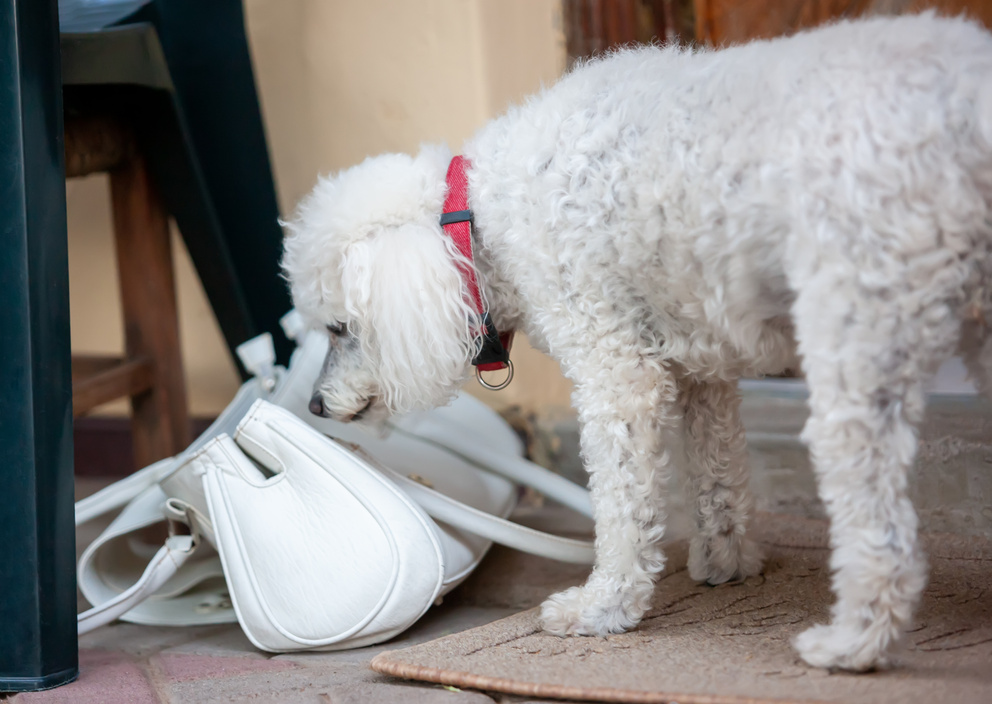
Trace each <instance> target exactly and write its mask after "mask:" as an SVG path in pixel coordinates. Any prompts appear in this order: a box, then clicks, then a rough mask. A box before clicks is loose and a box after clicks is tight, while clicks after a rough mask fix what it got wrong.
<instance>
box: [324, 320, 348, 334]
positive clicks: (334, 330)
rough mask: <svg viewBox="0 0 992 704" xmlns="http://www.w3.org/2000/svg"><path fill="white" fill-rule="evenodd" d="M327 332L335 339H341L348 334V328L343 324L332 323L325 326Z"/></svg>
mask: <svg viewBox="0 0 992 704" xmlns="http://www.w3.org/2000/svg"><path fill="white" fill-rule="evenodd" d="M327 332H329V333H331V334H332V335H334V336H335V337H341V336H342V335H344V334H345V333H347V332H348V326H347V325H345V324H344V323H334V324H333V325H328V326H327Z"/></svg>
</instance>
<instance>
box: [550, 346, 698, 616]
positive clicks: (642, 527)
mask: <svg viewBox="0 0 992 704" xmlns="http://www.w3.org/2000/svg"><path fill="white" fill-rule="evenodd" d="M628 349H629V348H628ZM594 352H595V351H594ZM615 355H616V351H615V349H614V350H610V351H604V352H603V354H601V355H596V354H595V353H593V354H590V355H589V356H590V357H591V359H588V358H587V362H588V363H587V364H585V365H583V368H581V369H577V370H574V371H575V372H576V373H575V374H573V375H572V376H573V378H575V379H578V380H580V381H579V383H578V384H577V387H576V391H575V394H574V396H573V399H574V401H575V404H576V406H577V408H578V411H579V419H580V421H581V423H582V435H581V442H582V455H583V458H584V459H585V462H586V467H587V469H588V471H589V474H590V480H589V486H590V489H591V492H592V501H593V509H594V513H595V519H596V565H595V568H594V569H593V572H592V574H591V575H590V576H589V579H588V580H587V581H586V583H585V584H584V585H582V586H580V587H572V588H571V589H568V590H566V591H564V592H561V593H559V594H555V595H554V596H552V597H551V598H549V599H548V600H547V601H546V602H544V605H543V607H542V609H541V621H542V624H543V626H544V629H545V630H546V631H548V632H550V633H555V634H558V635H605V634H607V633H619V632H622V631H625V630H627V629H629V628H631V627H633V626H635V625H636V624H637V623H638V621H640V619H641V617H642V616H643V615H644V612H645V611H646V610H647V609H648V607H649V605H650V601H651V595H652V592H653V590H654V582H655V578H656V576H657V574H658V573H659V572H660V571H661V570H662V568H663V567H664V565H665V557H664V554H663V552H662V550H661V546H660V541H661V538H662V535H663V534H664V530H665V526H664V519H665V504H664V493H663V492H664V491H665V490H666V488H667V484H668V478H669V476H670V473H671V471H670V470H671V463H672V461H673V458H672V453H670V452H668V451H667V450H665V449H664V447H663V443H662V438H663V436H664V435H665V434H666V432H665V431H671V430H674V429H675V428H677V427H678V426H679V425H680V424H681V413H680V412H679V410H678V390H677V386H676V384H675V381H674V379H673V378H672V377H671V375H670V374H669V372H668V371H667V370H666V369H664V368H663V367H662V366H661V365H660V364H659V363H658V362H657V361H655V360H651V359H649V358H637V359H629V358H625V359H617V358H616V356H615Z"/></svg>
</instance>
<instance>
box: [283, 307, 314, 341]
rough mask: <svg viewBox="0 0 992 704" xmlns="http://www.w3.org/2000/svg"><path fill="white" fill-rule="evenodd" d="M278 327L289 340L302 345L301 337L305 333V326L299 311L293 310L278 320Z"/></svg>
mask: <svg viewBox="0 0 992 704" xmlns="http://www.w3.org/2000/svg"><path fill="white" fill-rule="evenodd" d="M279 326H280V327H281V328H282V331H283V332H284V333H285V334H286V337H288V338H289V339H290V340H292V341H293V342H295V343H296V344H298V345H299V344H302V343H303V336H304V335H306V333H307V324H306V321H304V320H303V316H302V315H300V311H298V310H296V309H295V308H293V309H292V310H290V311H289V312H288V313H286V315H284V316H282V317H281V318H279Z"/></svg>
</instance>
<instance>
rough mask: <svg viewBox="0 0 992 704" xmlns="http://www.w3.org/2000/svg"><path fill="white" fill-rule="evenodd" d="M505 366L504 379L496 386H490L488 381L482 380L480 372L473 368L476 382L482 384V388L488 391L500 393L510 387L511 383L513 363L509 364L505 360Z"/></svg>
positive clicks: (509, 362)
mask: <svg viewBox="0 0 992 704" xmlns="http://www.w3.org/2000/svg"><path fill="white" fill-rule="evenodd" d="M505 364H506V378H505V379H503V381H501V382H500V383H498V384H490V383H489V382H488V381H486V380H485V379H483V378H482V370H481V369H479V368H478V367H476V368H475V378H476V379H477V380H478V382H479V383H480V384H482V386H484V387H485V388H487V389H489V390H490V391H502V390H503V389H505V388H506V387H507V386H509V385H510V382H511V381H513V362H511V361H510V360H506V362H505Z"/></svg>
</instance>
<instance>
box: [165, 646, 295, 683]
mask: <svg viewBox="0 0 992 704" xmlns="http://www.w3.org/2000/svg"><path fill="white" fill-rule="evenodd" d="M153 662H154V664H155V665H156V666H157V667H159V668H160V669H161V671H162V673H163V674H164V675H165V676H166V677H168V678H169V679H170V680H172V681H174V682H189V681H191V680H205V679H219V678H222V677H233V676H234V675H241V674H246V673H256V672H282V671H284V670H293V669H296V667H297V665H296V664H294V663H292V662H287V661H285V660H269V659H267V658H261V657H253V658H252V657H245V658H238V657H234V658H230V657H214V656H211V655H187V654H182V653H174V654H173V653H170V654H166V655H159V656H157V657H156V658H155V659H154V660H153Z"/></svg>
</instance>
